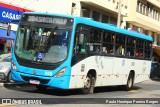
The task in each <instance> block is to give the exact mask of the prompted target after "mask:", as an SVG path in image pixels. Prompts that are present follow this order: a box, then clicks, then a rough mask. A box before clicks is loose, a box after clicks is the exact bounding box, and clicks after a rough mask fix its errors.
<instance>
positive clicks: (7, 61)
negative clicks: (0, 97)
mask: <svg viewBox="0 0 160 107" xmlns="http://www.w3.org/2000/svg"><path fill="white" fill-rule="evenodd" d="M2 56H3V57H2ZM2 56H0V80H1V81H8V82H11V54H10V55H9V54H8V55H2Z"/></svg>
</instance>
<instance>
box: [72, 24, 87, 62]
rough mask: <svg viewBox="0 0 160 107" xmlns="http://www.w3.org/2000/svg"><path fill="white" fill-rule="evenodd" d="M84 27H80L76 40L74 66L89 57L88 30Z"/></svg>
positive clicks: (78, 27)
mask: <svg viewBox="0 0 160 107" xmlns="http://www.w3.org/2000/svg"><path fill="white" fill-rule="evenodd" d="M87 29H88V28H87V27H86V26H84V25H78V26H77V30H76V33H75V38H74V46H73V58H72V65H74V64H75V63H77V62H78V61H80V60H82V59H84V58H85V57H86V55H87V46H86V44H87V31H88V30H87Z"/></svg>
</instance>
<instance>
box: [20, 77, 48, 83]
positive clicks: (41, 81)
mask: <svg viewBox="0 0 160 107" xmlns="http://www.w3.org/2000/svg"><path fill="white" fill-rule="evenodd" d="M21 77H22V79H23V80H25V81H26V82H29V80H31V79H33V80H38V81H40V83H41V84H47V83H48V82H49V81H50V79H41V78H38V77H28V76H23V75H21Z"/></svg>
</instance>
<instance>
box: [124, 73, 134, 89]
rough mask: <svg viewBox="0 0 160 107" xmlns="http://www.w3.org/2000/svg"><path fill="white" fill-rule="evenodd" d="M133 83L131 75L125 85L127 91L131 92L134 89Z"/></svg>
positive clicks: (131, 74)
mask: <svg viewBox="0 0 160 107" xmlns="http://www.w3.org/2000/svg"><path fill="white" fill-rule="evenodd" d="M133 81H134V77H133V73H130V74H129V76H128V80H127V84H126V85H125V90H126V91H129V90H131V89H132V87H133Z"/></svg>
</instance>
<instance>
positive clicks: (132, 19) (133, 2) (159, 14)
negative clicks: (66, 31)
mask: <svg viewBox="0 0 160 107" xmlns="http://www.w3.org/2000/svg"><path fill="white" fill-rule="evenodd" d="M0 2H5V3H6V4H10V5H14V6H18V7H21V8H25V9H28V10H32V11H41V12H52V13H61V14H67V15H77V16H82V17H89V18H93V19H94V20H96V21H100V22H103V23H110V24H113V25H115V26H116V25H117V22H118V19H120V20H119V22H120V27H121V28H124V29H128V30H132V31H136V32H140V33H144V34H146V35H149V36H152V37H153V39H154V43H153V46H154V53H155V54H158V55H157V56H156V57H153V60H156V61H159V62H160V58H159V55H160V0H45V1H44V0H7V1H4V0H0ZM119 14H120V18H118V15H119Z"/></svg>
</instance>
